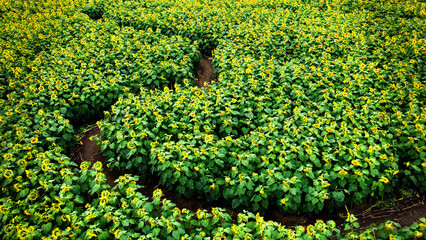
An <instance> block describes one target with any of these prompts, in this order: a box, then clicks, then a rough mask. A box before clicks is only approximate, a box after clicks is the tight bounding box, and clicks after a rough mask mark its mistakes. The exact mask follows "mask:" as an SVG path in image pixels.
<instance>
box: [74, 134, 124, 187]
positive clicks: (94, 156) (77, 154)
mask: <svg viewBox="0 0 426 240" xmlns="http://www.w3.org/2000/svg"><path fill="white" fill-rule="evenodd" d="M100 134H101V131H100V130H99V128H98V127H96V128H94V129H91V130H89V131H87V132H86V133H85V135H84V137H83V138H82V139H81V142H82V143H83V144H82V145H79V146H77V148H76V149H75V151H74V152H73V153H72V154H71V159H72V160H73V161H74V162H76V163H77V164H79V165H80V163H81V162H84V161H89V162H91V163H92V165H93V163H95V162H98V161H99V162H101V163H102V166H103V171H102V172H103V173H104V174H105V176H106V179H107V183H108V184H109V185H110V186H111V188H112V187H114V186H115V185H116V183H115V182H114V181H115V180H116V179H118V177H119V175H118V174H116V173H114V172H112V171H111V170H110V169H109V168H108V167H107V166H106V164H105V161H104V158H103V156H102V153H101V151H100V150H99V146H98V145H96V141H95V140H90V138H91V137H98V136H99V135H100Z"/></svg>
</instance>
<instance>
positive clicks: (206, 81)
mask: <svg viewBox="0 0 426 240" xmlns="http://www.w3.org/2000/svg"><path fill="white" fill-rule="evenodd" d="M196 75H197V78H198V81H197V86H198V87H199V88H203V87H207V86H208V85H210V84H211V82H212V76H213V66H212V60H211V58H210V57H202V58H201V60H200V63H199V64H198V67H197V71H196Z"/></svg>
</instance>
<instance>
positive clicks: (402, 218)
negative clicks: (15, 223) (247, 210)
mask: <svg viewBox="0 0 426 240" xmlns="http://www.w3.org/2000/svg"><path fill="white" fill-rule="evenodd" d="M99 134H100V130H99V129H98V128H94V129H92V130H90V131H87V132H86V134H85V136H84V137H83V138H82V140H81V141H82V143H83V145H80V146H79V147H77V149H76V150H75V151H74V153H72V154H71V157H72V159H73V160H74V161H75V162H76V163H77V164H80V163H81V162H82V161H90V162H91V163H95V162H97V161H100V162H102V164H103V166H104V170H103V173H104V174H105V175H106V178H107V183H108V184H109V185H110V186H111V188H112V187H114V186H115V185H116V184H115V182H114V181H115V180H116V179H117V178H118V177H119V174H118V173H114V172H112V171H110V170H109V168H108V167H107V166H106V164H105V162H104V159H103V156H102V153H101V152H100V150H99V147H98V146H97V145H96V142H95V141H94V140H90V137H92V136H99ZM158 180H159V179H158V178H151V179H147V180H145V181H144V182H141V183H140V184H141V185H143V186H144V188H143V189H142V191H141V192H142V193H143V194H144V195H145V196H147V197H151V196H152V192H153V191H154V190H155V189H156V188H160V189H162V190H163V194H164V195H165V197H166V198H167V199H169V200H171V201H172V202H174V203H175V204H176V205H177V207H179V208H181V209H182V208H186V209H188V210H191V211H194V212H195V211H197V210H198V209H207V210H210V209H211V208H212V207H221V208H224V209H225V210H226V212H227V213H228V214H230V215H231V216H232V217H236V216H237V214H238V212H235V211H234V210H232V209H231V208H230V203H227V202H215V203H213V204H212V203H208V202H206V201H205V200H204V199H202V198H199V197H193V198H190V199H186V198H184V197H179V196H178V194H177V193H176V192H174V191H171V190H167V189H166V188H165V187H162V186H159V185H158V182H159V181H158ZM425 200H426V198H425V197H423V195H421V194H419V196H417V197H409V198H407V197H406V198H401V199H398V200H395V201H394V203H393V204H392V206H388V207H384V206H383V205H378V206H374V204H376V203H377V202H371V203H367V202H366V203H364V204H361V205H358V206H355V207H353V208H352V209H349V211H350V212H351V213H352V214H355V216H356V217H357V218H358V222H359V224H360V230H363V229H366V228H368V226H370V225H371V224H376V225H379V224H381V223H384V222H385V221H387V220H391V221H394V222H397V223H399V224H400V225H401V226H410V225H411V224H412V223H413V222H414V221H416V220H418V219H419V218H421V217H426V205H425ZM346 217H347V213H346V210H342V211H340V212H337V213H331V214H327V213H320V214H316V215H307V214H301V215H294V214H293V215H288V214H282V213H280V211H279V209H278V208H277V207H271V208H270V209H268V210H267V211H266V214H265V220H273V221H277V222H280V223H282V224H284V225H285V226H287V227H289V228H292V227H295V226H298V225H302V226H307V225H309V224H314V223H315V221H316V220H317V219H323V220H324V221H326V220H333V221H335V222H336V225H337V227H339V228H340V229H343V227H344V224H345V219H346Z"/></svg>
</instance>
